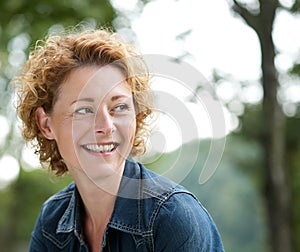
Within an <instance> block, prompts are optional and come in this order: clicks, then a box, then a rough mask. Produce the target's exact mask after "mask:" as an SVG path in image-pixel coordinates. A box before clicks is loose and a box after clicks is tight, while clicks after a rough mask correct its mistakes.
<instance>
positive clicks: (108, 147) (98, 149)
mask: <svg viewBox="0 0 300 252" xmlns="http://www.w3.org/2000/svg"><path fill="white" fill-rule="evenodd" d="M114 147H115V145H114V144H105V145H96V144H93V145H92V144H91V145H86V148H87V149H88V150H91V151H94V152H110V151H112V150H113V148H114Z"/></svg>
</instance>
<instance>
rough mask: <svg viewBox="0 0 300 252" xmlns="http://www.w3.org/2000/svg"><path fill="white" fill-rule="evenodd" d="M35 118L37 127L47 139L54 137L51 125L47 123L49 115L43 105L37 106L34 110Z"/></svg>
mask: <svg viewBox="0 0 300 252" xmlns="http://www.w3.org/2000/svg"><path fill="white" fill-rule="evenodd" d="M35 120H36V123H37V126H38V127H39V129H40V131H41V132H42V134H43V135H44V137H46V138H47V139H49V140H52V139H54V133H53V131H52V130H51V127H50V125H49V123H50V117H49V115H48V114H47V113H46V112H45V110H44V108H43V107H38V108H37V110H36V112H35Z"/></svg>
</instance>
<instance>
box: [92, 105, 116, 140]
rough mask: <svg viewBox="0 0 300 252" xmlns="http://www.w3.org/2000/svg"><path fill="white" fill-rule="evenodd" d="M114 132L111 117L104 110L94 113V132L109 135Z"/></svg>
mask: <svg viewBox="0 0 300 252" xmlns="http://www.w3.org/2000/svg"><path fill="white" fill-rule="evenodd" d="M113 130H114V124H113V117H112V115H110V113H109V111H107V110H106V109H100V108H99V110H98V111H97V113H96V118H95V132H96V133H98V134H103V135H110V134H111V133H112V132H113Z"/></svg>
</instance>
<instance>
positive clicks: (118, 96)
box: [111, 95, 131, 101]
mask: <svg viewBox="0 0 300 252" xmlns="http://www.w3.org/2000/svg"><path fill="white" fill-rule="evenodd" d="M130 97H131V96H128V95H114V96H112V97H111V101H116V100H119V99H123V98H126V99H128V98H130Z"/></svg>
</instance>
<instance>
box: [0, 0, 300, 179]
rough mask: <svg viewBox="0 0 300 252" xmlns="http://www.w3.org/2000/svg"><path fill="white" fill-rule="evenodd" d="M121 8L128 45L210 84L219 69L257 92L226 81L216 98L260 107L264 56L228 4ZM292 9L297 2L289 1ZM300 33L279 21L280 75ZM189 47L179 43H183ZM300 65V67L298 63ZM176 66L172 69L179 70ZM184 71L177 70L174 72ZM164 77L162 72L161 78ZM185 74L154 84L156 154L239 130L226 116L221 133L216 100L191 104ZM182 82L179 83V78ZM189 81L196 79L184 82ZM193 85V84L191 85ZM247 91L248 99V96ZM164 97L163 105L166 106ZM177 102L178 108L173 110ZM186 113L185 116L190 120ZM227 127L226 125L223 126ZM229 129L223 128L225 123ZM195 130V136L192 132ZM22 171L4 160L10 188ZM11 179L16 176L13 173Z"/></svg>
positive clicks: (0, 162)
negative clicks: (176, 62) (180, 64)
mask: <svg viewBox="0 0 300 252" xmlns="http://www.w3.org/2000/svg"><path fill="white" fill-rule="evenodd" d="M111 2H112V3H113V5H114V6H115V7H116V8H117V9H119V10H120V11H122V12H123V13H127V17H128V18H129V22H130V24H131V27H132V30H129V29H128V28H126V26H124V22H125V23H126V22H128V20H127V21H126V20H125V21H124V19H123V18H121V17H118V18H116V20H115V22H114V24H115V27H116V28H117V30H118V32H119V33H120V34H121V35H122V36H123V37H124V38H125V39H127V40H129V41H132V42H134V43H136V44H137V45H138V47H139V48H140V50H141V52H142V53H143V54H145V55H153V54H154V55H160V56H162V57H170V58H173V57H179V56H181V55H187V56H186V57H184V58H183V60H184V62H185V65H184V66H185V67H186V69H187V70H188V71H186V72H187V74H188V73H189V71H192V72H193V71H194V72H193V73H194V74H195V76H200V75H201V76H202V79H204V80H206V81H207V83H209V82H210V80H211V78H212V72H213V69H218V70H220V71H221V72H222V73H224V74H226V75H229V76H234V78H235V79H238V80H240V81H248V82H253V83H254V84H253V85H250V86H248V87H247V88H245V89H243V90H240V86H239V85H237V83H235V82H230V81H224V82H223V83H221V84H220V85H219V86H218V88H217V89H216V90H215V92H216V95H217V97H219V98H220V99H221V100H224V101H226V100H230V99H232V98H233V97H234V96H235V95H236V94H237V93H239V94H240V95H241V96H242V99H243V101H246V102H253V103H255V102H259V101H260V99H261V97H262V90H261V87H260V85H258V84H257V85H255V83H257V80H258V79H259V77H260V50H259V44H258V39H257V37H256V34H255V33H254V31H253V30H251V29H250V28H249V27H248V26H247V25H245V24H244V23H243V22H242V21H241V20H240V19H239V18H236V17H233V15H232V13H231V12H230V10H229V6H228V1H226V0H210V1H207V0H177V1H176V0H156V1H155V0H154V1H151V2H150V3H149V4H147V5H146V6H145V8H144V9H143V11H142V13H138V11H137V9H136V4H137V0H127V1H123V0H111ZM281 2H282V3H283V4H285V5H286V6H288V5H289V4H290V3H291V2H292V1H289V0H282V1H281ZM299 27H300V18H299V17H293V16H291V15H289V14H288V13H286V12H284V11H281V12H280V13H277V19H276V22H275V25H274V31H273V38H274V42H275V44H276V48H277V50H278V55H277V57H276V66H277V68H278V69H279V71H280V72H286V71H287V70H288V69H289V68H290V67H291V66H292V65H293V62H295V61H296V59H297V57H299V52H300V46H299V45H300V33H298V32H295V31H297V30H298V29H299ZM180 34H181V35H182V37H183V39H181V40H180V39H177V38H178V35H180ZM298 60H299V59H298ZM173 67H174V66H170V68H171V70H172V69H173ZM173 70H174V71H176V67H175V68H174V69H173ZM155 71H156V72H155V73H157V72H159V71H160V69H158V70H157V69H156V70H155ZM176 74H177V73H174V75H172V74H162V75H158V76H155V77H154V80H153V83H152V88H153V89H154V90H155V94H156V95H157V97H158V98H157V104H158V111H159V110H161V111H163V112H164V113H163V114H164V115H163V116H161V117H160V123H159V126H158V128H157V130H154V132H153V135H152V138H151V139H150V142H151V146H152V148H153V149H152V150H153V151H172V150H174V149H176V148H177V147H178V146H180V144H182V143H185V142H188V141H191V140H193V139H195V138H206V137H221V135H222V132H223V133H225V134H227V133H229V132H230V131H231V130H232V129H234V128H235V127H237V125H238V120H237V118H236V116H234V115H232V114H230V113H228V111H227V110H226V109H225V108H222V109H223V113H224V114H223V116H224V123H225V126H224V127H225V128H224V129H221V131H222V130H223V131H222V132H221V133H220V132H218V133H216V131H215V129H214V124H215V119H216V118H214V116H213V115H212V113H211V111H212V108H216V109H220V103H218V101H215V100H214V99H212V97H211V95H212V94H211V93H209V94H208V96H203V97H199V99H197V100H196V102H194V103H192V102H189V101H188V100H189V99H188V98H189V97H191V96H192V95H193V89H194V87H195V86H193V85H194V84H195V83H194V84H190V83H188V84H187V83H185V82H184V81H182V80H180V78H178V77H176V76H177V75H176ZM174 76H175V77H174ZM183 79H184V80H189V78H188V76H186V75H185V76H183ZM187 82H188V81H187ZM241 91H242V92H241ZM159 97H161V98H159ZM283 97H287V98H286V99H289V100H292V101H294V102H295V101H296V102H297V101H300V87H299V84H297V85H295V84H286V85H285V87H284V95H283ZM170 101H172V103H173V104H177V105H176V106H177V107H176V106H175V105H173V106H171V105H170ZM234 105H235V107H236V109H239V108H240V113H242V112H243V108H242V106H241V104H240V103H238V102H237V103H236V104H234ZM179 111H184V112H185V113H184V115H185V116H189V118H190V119H191V120H188V122H185V123H183V121H184V120H185V119H184V118H183V117H182V115H181V114H180V113H179ZM221 120H222V118H221ZM0 125H1V129H4V130H1V132H0V143H1V142H2V141H3V139H4V138H5V135H6V134H7V132H8V131H5V129H6V128H7V127H8V123H7V122H6V119H5V118H4V117H1V116H0ZM221 125H222V123H221ZM188 128H191V129H194V130H188ZM24 153H25V154H24V155H23V157H24V162H25V163H30V164H31V165H33V166H38V162H37V158H36V157H35V156H34V155H33V151H32V150H31V149H29V148H28V147H24ZM8 166H9V167H12V169H9V170H8V169H6V167H8ZM18 169H19V168H18V164H17V162H16V159H15V158H14V157H12V156H9V155H6V156H3V157H2V159H0V181H2V185H4V184H5V183H8V182H9V181H11V180H12V179H14V178H16V177H17V175H18V171H19V170H18ZM8 171H9V172H8Z"/></svg>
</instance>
